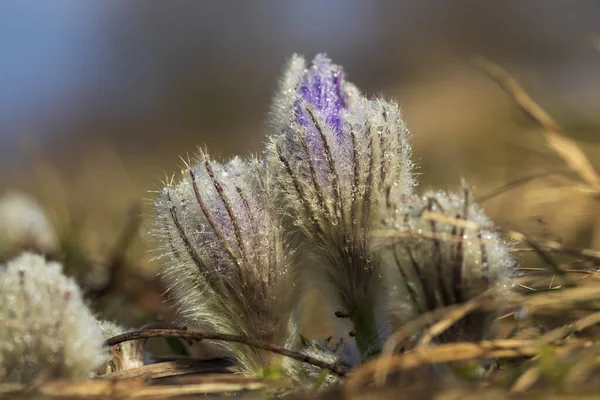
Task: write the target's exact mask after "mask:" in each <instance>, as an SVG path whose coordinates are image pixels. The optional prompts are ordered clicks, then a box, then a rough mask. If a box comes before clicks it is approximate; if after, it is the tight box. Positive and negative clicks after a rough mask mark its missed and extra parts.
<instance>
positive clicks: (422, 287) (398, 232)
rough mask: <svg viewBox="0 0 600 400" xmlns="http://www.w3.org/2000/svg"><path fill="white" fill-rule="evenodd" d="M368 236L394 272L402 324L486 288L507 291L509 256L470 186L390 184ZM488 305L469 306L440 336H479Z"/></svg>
mask: <svg viewBox="0 0 600 400" xmlns="http://www.w3.org/2000/svg"><path fill="white" fill-rule="evenodd" d="M386 202H387V207H386V208H385V209H384V210H385V211H384V212H383V214H382V226H381V227H382V229H381V230H380V231H378V232H377V234H378V236H380V242H378V243H376V247H377V248H378V249H379V250H378V253H379V256H380V258H381V259H382V261H383V262H384V263H385V264H386V265H388V266H390V268H392V269H393V270H396V272H397V273H398V274H397V275H396V276H397V279H398V280H397V281H396V284H395V289H396V291H397V292H398V300H397V302H396V306H395V309H394V310H393V311H394V314H395V316H396V317H397V318H398V319H399V321H400V322H399V324H400V325H402V324H404V323H406V322H408V321H410V320H411V319H413V318H415V317H416V316H418V315H420V314H423V313H426V312H428V311H433V310H435V309H438V308H442V307H446V306H451V305H455V304H460V303H464V302H466V301H468V300H470V299H473V298H474V297H476V296H477V295H480V294H482V293H484V292H485V291H486V290H488V289H492V292H491V293H493V294H494V295H495V296H499V297H503V296H508V295H509V293H510V286H511V275H512V273H513V270H514V261H513V259H512V258H511V256H510V253H509V246H508V244H507V242H505V241H504V240H502V239H501V238H500V237H499V236H498V234H497V233H496V232H495V231H494V227H493V224H492V223H491V222H490V220H489V219H488V218H487V217H486V215H485V213H484V212H483V210H482V209H481V208H480V207H479V206H477V205H476V204H474V202H473V199H472V196H471V193H470V191H469V190H468V189H466V188H465V189H463V191H462V192H461V193H445V192H441V191H440V192H436V193H427V194H425V195H424V196H417V195H412V196H404V195H402V194H398V193H393V191H392V192H390V193H388V194H387V196H386ZM493 317H494V315H493V313H489V312H484V311H479V312H475V313H471V314H469V315H468V316H467V317H465V318H464V319H463V320H461V321H459V323H457V324H456V325H454V326H453V327H452V328H450V329H449V330H448V331H446V332H444V334H443V335H442V336H441V337H440V340H442V341H460V340H480V339H484V338H485V337H486V336H489V334H490V328H491V321H492V320H493Z"/></svg>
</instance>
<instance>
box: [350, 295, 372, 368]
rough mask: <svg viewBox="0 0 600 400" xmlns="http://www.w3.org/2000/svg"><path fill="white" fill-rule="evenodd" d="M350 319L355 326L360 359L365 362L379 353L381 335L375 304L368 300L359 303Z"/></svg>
mask: <svg viewBox="0 0 600 400" xmlns="http://www.w3.org/2000/svg"><path fill="white" fill-rule="evenodd" d="M350 319H351V320H352V323H353V324H354V330H355V333H356V336H355V340H356V345H357V347H358V351H359V352H360V358H361V360H362V361H363V362H364V361H366V360H368V359H369V358H371V357H373V356H374V355H375V354H377V353H378V352H379V333H378V332H377V322H376V320H375V313H374V310H373V303H372V302H371V301H369V300H366V299H364V300H362V301H357V302H356V304H355V306H354V309H353V310H352V315H350Z"/></svg>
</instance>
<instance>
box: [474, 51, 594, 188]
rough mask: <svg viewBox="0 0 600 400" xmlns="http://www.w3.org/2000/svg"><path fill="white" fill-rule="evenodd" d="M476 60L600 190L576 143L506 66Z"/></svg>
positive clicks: (570, 163) (477, 57)
mask: <svg viewBox="0 0 600 400" xmlns="http://www.w3.org/2000/svg"><path fill="white" fill-rule="evenodd" d="M473 62H474V64H475V65H477V66H478V67H479V68H481V69H482V70H483V71H484V72H485V73H487V74H488V75H489V76H490V77H491V78H492V79H494V80H495V81H497V82H498V83H499V84H500V86H501V87H502V88H503V89H504V90H505V91H506V92H507V93H508V94H509V95H510V96H511V97H512V98H513V99H514V100H515V101H516V103H517V104H518V105H519V107H521V109H522V110H523V111H525V113H527V114H528V115H529V116H531V117H532V118H533V119H534V120H535V121H536V122H537V123H538V124H539V125H540V126H541V127H542V128H544V133H543V135H544V138H545V139H546V142H547V143H548V145H549V147H550V148H551V149H552V150H554V152H556V154H558V155H559V156H560V157H561V158H562V159H563V160H564V161H565V162H566V163H567V165H569V166H570V167H571V168H572V169H573V170H574V171H575V172H577V174H578V175H579V176H580V177H581V179H582V180H583V181H584V182H586V183H587V184H589V185H590V187H591V188H592V189H593V190H594V193H596V194H598V193H600V176H599V175H598V173H597V172H596V170H595V169H594V167H593V166H592V164H591V162H590V160H589V159H588V157H587V156H586V155H585V153H584V152H583V151H582V150H581V148H580V147H579V146H578V145H577V143H575V141H574V140H573V139H571V138H569V137H567V136H565V135H564V134H562V133H561V131H562V129H561V127H560V125H559V124H558V123H557V122H556V121H555V120H554V119H553V118H552V117H551V116H550V115H548V113H546V111H544V110H543V109H542V108H541V107H540V106H539V105H538V104H537V103H536V102H535V101H533V99H532V98H531V97H529V95H528V94H527V93H526V92H525V91H524V90H523V88H522V87H521V85H519V83H518V82H517V81H516V80H515V79H514V78H513V77H512V76H511V75H510V74H509V73H508V72H507V71H506V70H505V69H504V68H502V67H500V66H499V65H498V64H496V63H494V62H492V61H490V60H488V59H486V58H485V57H482V56H475V57H473Z"/></svg>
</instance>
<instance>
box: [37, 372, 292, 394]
mask: <svg viewBox="0 0 600 400" xmlns="http://www.w3.org/2000/svg"><path fill="white" fill-rule="evenodd" d="M282 384H283V385H285V383H282V382H278V381H269V380H266V379H261V378H251V377H246V376H241V375H231V374H228V375H205V376H201V377H194V380H193V381H190V382H185V381H184V382H177V383H173V384H148V383H146V382H144V381H143V380H140V379H117V380H86V381H77V382H74V381H66V380H55V381H51V382H48V383H45V384H43V385H42V386H40V387H39V388H38V389H37V390H36V392H35V393H34V398H36V396H52V397H58V398H81V399H84V398H120V399H140V398H142V399H143V398H152V399H156V398H161V399H168V398H175V397H178V396H184V395H199V394H211V393H213V394H217V393H232V392H240V391H246V390H259V389H266V388H278V387H281V386H282Z"/></svg>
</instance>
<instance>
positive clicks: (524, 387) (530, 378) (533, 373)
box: [510, 366, 542, 393]
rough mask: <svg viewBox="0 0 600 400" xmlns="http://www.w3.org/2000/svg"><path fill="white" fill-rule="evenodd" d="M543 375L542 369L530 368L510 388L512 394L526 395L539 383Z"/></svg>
mask: <svg viewBox="0 0 600 400" xmlns="http://www.w3.org/2000/svg"><path fill="white" fill-rule="evenodd" d="M541 375H542V371H541V369H540V367H538V366H535V367H531V368H529V369H528V370H527V371H525V372H523V374H521V376H519V378H518V379H517V380H516V382H515V383H514V384H513V385H512V387H511V388H510V392H511V393H524V392H526V391H528V390H529V389H530V388H531V387H532V386H533V385H534V384H535V383H536V382H537V381H538V379H539V378H540V376H541Z"/></svg>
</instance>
